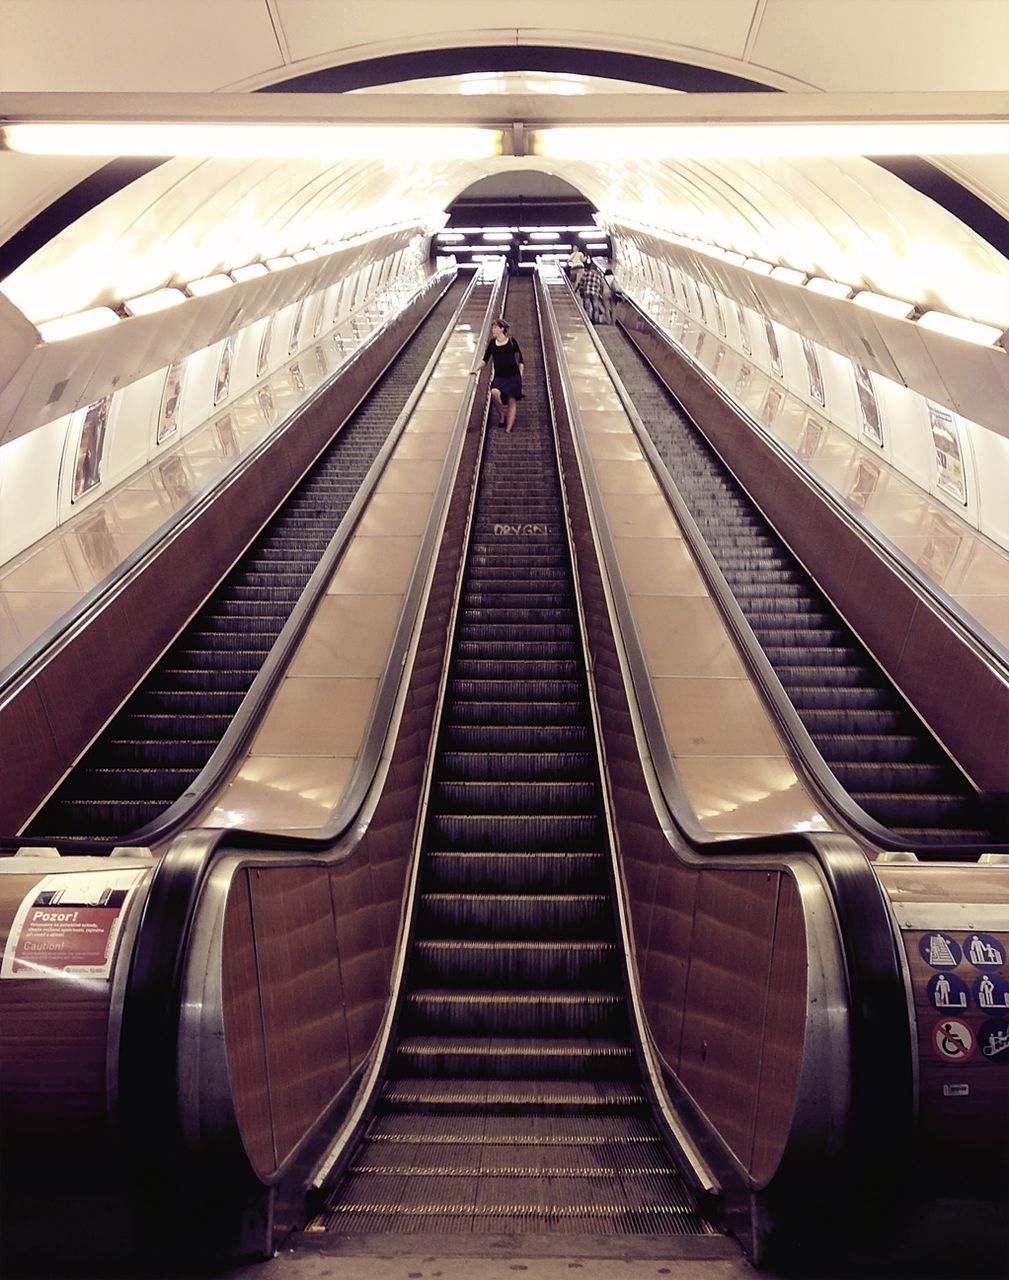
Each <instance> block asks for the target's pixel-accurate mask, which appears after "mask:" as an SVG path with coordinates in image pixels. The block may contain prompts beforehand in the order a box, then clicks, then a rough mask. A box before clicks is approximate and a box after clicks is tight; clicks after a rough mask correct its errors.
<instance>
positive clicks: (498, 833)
mask: <svg viewBox="0 0 1009 1280" xmlns="http://www.w3.org/2000/svg"><path fill="white" fill-rule="evenodd" d="M519 287H521V286H519ZM514 288H515V286H513V289H514ZM523 294H524V295H525V296H521V297H519V298H516V296H515V294H514V293H513V295H512V297H511V298H510V299H509V307H508V313H509V316H510V317H511V319H512V321H513V323H514V325H515V328H516V331H517V333H518V335H519V339H520V341H521V342H522V346H523V350H524V352H525V354H526V357H527V363H526V387H525V390H526V398H525V400H524V401H523V402H522V405H521V409H520V416H519V423H518V426H517V428H516V430H515V432H514V434H512V435H510V436H509V435H506V434H505V433H504V432H502V431H490V433H489V438H488V441H487V450H486V458H485V462H484V467H483V472H482V475H481V479H480V484H479V490H478V496H477V507H476V511H475V519H474V533H473V539H472V543H471V546H470V548H469V553H468V559H467V565H466V576H465V580H464V585H463V593H462V601H461V616H460V620H459V627H458V630H457V633H456V636H455V641H454V650H453V659H452V666H451V668H450V672H449V687H448V691H447V699H446V705H445V710H444V714H443V721H442V725H441V728H440V738H439V753H438V759H437V763H436V770H435V777H434V782H433V787H432V794H431V809H430V814H429V819H428V828H427V840H426V845H427V847H426V849H425V853H424V862H423V868H422V874H421V884H420V892H419V899H418V903H417V912H416V918H415V930H414V939H413V944H412V950H411V957H410V964H409V970H408V974H407V981H406V986H407V990H406V994H405V996H404V1001H403V1005H402V1009H401V1014H400V1023H399V1039H398V1042H397V1043H396V1045H395V1046H394V1049H393V1051H392V1054H391V1065H390V1068H389V1076H388V1079H387V1081H386V1083H385V1086H384V1089H383V1091H382V1095H381V1098H380V1100H379V1102H378V1105H377V1109H376V1114H375V1116H374V1118H373V1120H372V1121H371V1124H370V1127H369V1129H368V1131H367V1134H366V1136H365V1138H364V1140H363V1142H362V1144H361V1146H360V1147H359V1149H358V1150H357V1152H356V1153H354V1155H353V1157H352V1158H351V1161H350V1165H349V1167H348V1169H347V1171H346V1173H345V1174H344V1175H343V1177H342V1178H341V1180H340V1181H339V1182H338V1184H337V1185H336V1186H335V1187H334V1188H333V1189H332V1191H331V1193H330V1195H329V1197H328V1200H327V1204H326V1208H325V1210H324V1212H323V1213H321V1214H320V1215H319V1218H318V1219H317V1221H316V1222H315V1223H314V1224H313V1226H314V1227H315V1229H323V1228H324V1229H326V1230H330V1231H334V1232H341V1233H343V1232H353V1233H368V1232H373V1231H381V1232H404V1233H415V1232H432V1231H433V1232H493V1233H502V1232H507V1233H511V1234H521V1233H534V1232H544V1231H551V1232H553V1231H556V1232H568V1233H573V1234H584V1233H600V1232H602V1233H659V1234H677V1235H682V1234H710V1233H711V1228H710V1227H709V1226H708V1224H707V1223H705V1222H704V1220H703V1219H702V1218H701V1217H700V1216H699V1214H698V1213H697V1212H696V1208H695V1206H694V1205H693V1204H692V1203H691V1201H690V1197H689V1195H688V1193H687V1191H686V1189H685V1188H684V1187H683V1185H682V1184H681V1183H680V1181H679V1179H678V1177H677V1176H676V1173H675V1171H674V1169H673V1166H672V1162H671V1159H670V1156H669V1153H668V1151H667V1149H666V1148H665V1146H664V1144H663V1143H662V1141H661V1140H660V1138H659V1135H658V1133H657V1131H656V1129H655V1128H654V1127H653V1125H652V1123H651V1120H650V1117H649V1107H648V1103H647V1101H646V1097H645V1094H644V1093H643V1090H642V1087H641V1081H640V1075H639V1064H638V1060H637V1056H636V1053H635V1051H634V1049H633V1047H632V1042H631V1037H630V1027H629V1024H628V1019H627V1012H626V1005H625V1000H624V987H623V976H622V963H621V956H620V953H619V950H618V946H617V941H616V931H615V928H614V916H613V905H612V897H611V886H610V880H609V872H608V864H607V860H606V857H605V856H604V846H603V844H602V840H603V838H604V833H603V828H602V824H601V822H600V800H599V790H598V787H599V782H598V776H597V773H596V766H595V755H594V750H593V744H592V735H591V729H590V720H589V713H588V704H587V692H586V686H585V674H584V668H583V664H582V658H581V650H580V645H579V641H578V626H577V614H576V611H575V608H574V599H573V591H572V581H571V576H570V567H569V562H568V556H567V550H566V543H565V540H564V537H563V512H562V508H561V503H560V495H559V490H558V480H557V471H556V462H555V460H554V455H553V446H552V440H551V436H550V431H549V424H548V421H547V402H546V394H545V384H544V381H543V377H542V373H541V370H540V369H539V367H538V354H537V352H536V350H535V343H534V340H533V312H532V307H531V298H530V297H529V296H528V294H525V289H523Z"/></svg>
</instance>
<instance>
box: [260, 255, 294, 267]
mask: <svg viewBox="0 0 1009 1280" xmlns="http://www.w3.org/2000/svg"><path fill="white" fill-rule="evenodd" d="M295 265H296V264H295V261H294V259H293V258H292V257H291V255H290V254H289V253H285V254H281V256H280V257H279V258H267V259H266V266H267V269H268V270H269V271H286V270H287V268H288V267H293V266H295Z"/></svg>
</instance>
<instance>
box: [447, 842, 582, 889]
mask: <svg viewBox="0 0 1009 1280" xmlns="http://www.w3.org/2000/svg"><path fill="white" fill-rule="evenodd" d="M606 872H607V864H606V861H605V859H604V857H603V855H602V854H601V853H594V852H573V851H571V852H563V853H558V852H521V853H499V852H487V853H484V852H477V851H474V850H459V851H456V852H441V851H435V850H432V851H431V852H430V853H429V854H428V873H427V881H426V883H427V885H428V887H429V888H431V889H432V890H439V889H441V890H449V889H468V890H472V891H474V892H479V891H481V890H488V889H499V890H504V889H509V888H512V887H514V886H521V888H522V890H523V892H525V893H533V892H540V893H549V892H551V891H552V890H564V889H575V888H579V889H583V890H586V891H589V890H591V889H593V888H594V887H596V886H602V885H604V884H606Z"/></svg>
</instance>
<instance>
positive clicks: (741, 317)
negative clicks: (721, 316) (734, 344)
mask: <svg viewBox="0 0 1009 1280" xmlns="http://www.w3.org/2000/svg"><path fill="white" fill-rule="evenodd" d="M736 323H737V324H738V325H739V345H740V346H741V347H742V348H743V354H744V355H747V356H752V355H753V350H752V348H751V347H750V330H749V329H748V328H747V325H746V312H745V311H744V310H743V304H742V303H741V302H737V303H736Z"/></svg>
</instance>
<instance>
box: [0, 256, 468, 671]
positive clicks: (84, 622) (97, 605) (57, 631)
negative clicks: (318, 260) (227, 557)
mask: <svg viewBox="0 0 1009 1280" xmlns="http://www.w3.org/2000/svg"><path fill="white" fill-rule="evenodd" d="M450 274H451V271H450V269H445V270H442V271H439V272H434V273H432V274H431V275H430V276H428V277H427V278H426V279H425V280H424V283H423V284H422V285H421V286H420V287H419V288H418V289H417V290H416V292H415V293H414V294H413V295H412V297H411V298H410V299H408V301H407V302H406V303H405V304H404V306H409V305H410V304H411V303H412V302H414V301H416V299H417V298H418V297H419V296H420V295H421V294H422V293H423V292H424V291H425V290H427V291H432V292H435V291H438V290H439V289H440V288H441V285H442V283H445V285H446V287H447V285H448V284H449V283H450V281H449V279H448V277H449V275H450ZM370 301H372V300H371V299H365V301H364V302H362V303H361V304H360V306H358V307H355V308H354V310H353V311H351V312H350V313H349V314H348V315H347V316H344V317H343V318H342V319H341V320H340V324H341V325H343V324H346V323H347V321H348V320H351V319H353V318H354V316H356V315H357V314H358V312H359V311H361V310H363V309H364V308H365V307H366V306H368V305H369V302H370ZM401 310H402V308H401ZM398 314H399V313H398V312H397V313H396V315H398ZM396 315H393V316H391V317H390V319H391V320H395V319H396ZM335 327H336V328H338V327H339V325H338V326H335ZM387 327H388V326H387V325H383V326H382V327H381V328H380V329H378V330H376V331H375V332H373V333H370V334H369V335H368V337H367V338H366V339H365V340H364V342H362V343H361V345H360V346H359V347H356V348H355V349H354V350H353V351H352V352H351V353H350V354H349V355H348V356H347V358H346V359H345V360H344V361H343V363H342V364H340V365H339V366H338V367H337V368H336V369H334V370H333V372H332V373H331V374H330V375H329V376H328V377H326V378H324V379H323V380H322V381H321V382H320V383H319V384H318V385H317V386H315V387H313V388H312V390H311V392H310V393H309V394H308V395H307V396H306V397H305V399H304V400H302V401H301V402H300V403H299V404H297V405H296V406H294V408H292V409H291V410H290V411H289V412H288V413H286V414H284V416H283V417H281V418H279V419H278V420H277V421H276V422H275V423H274V425H273V426H272V428H271V429H270V430H269V432H268V433H267V434H266V435H265V436H263V438H262V439H261V440H259V441H257V443H256V444H255V445H253V447H252V448H251V449H249V450H248V451H247V452H243V453H241V454H239V456H238V457H237V458H236V459H235V461H234V463H233V464H232V466H230V467H229V468H228V469H227V471H226V472H225V473H224V474H223V475H221V476H219V477H218V478H217V479H216V480H215V481H214V482H213V483H212V484H211V485H210V486H209V487H208V488H206V489H202V490H200V491H199V492H198V493H196V494H195V495H194V496H193V497H192V498H190V499H189V501H188V502H186V503H185V504H184V505H183V506H182V507H180V508H179V509H178V510H177V511H176V512H174V513H173V514H172V515H171V516H169V518H168V519H167V520H166V521H165V523H164V524H162V525H160V526H159V527H158V528H157V529H156V530H155V531H154V532H153V533H152V534H150V535H149V536H148V537H146V538H145V539H144V540H143V541H142V542H141V543H140V544H139V545H138V546H136V547H134V548H133V550H132V551H130V552H129V553H128V554H127V555H126V556H124V557H123V559H122V560H121V561H120V562H119V564H118V565H117V566H116V568H115V570H114V571H113V572H112V573H111V574H110V575H108V576H107V577H106V578H103V579H102V581H101V582H99V583H97V584H96V585H95V586H93V587H91V588H90V589H89V590H88V591H86V592H85V593H84V594H83V595H82V596H81V598H80V600H79V601H78V602H77V603H76V605H74V606H73V607H72V609H71V610H70V611H69V612H68V613H65V614H63V616H62V617H60V618H58V619H57V620H56V621H55V622H54V623H52V625H51V626H49V627H47V628H46V630H45V631H44V632H43V633H42V634H41V635H40V636H38V637H37V639H35V640H33V641H32V642H31V644H30V645H29V646H28V647H27V648H25V649H23V650H22V651H21V653H19V654H18V656H17V657H16V658H14V659H13V661H12V662H10V663H9V664H8V665H7V666H5V667H3V668H2V669H0V695H2V696H4V697H9V696H11V695H13V694H15V693H16V692H17V691H18V690H19V689H20V688H21V686H22V685H23V684H26V683H27V682H28V681H30V680H32V679H34V677H35V675H36V674H37V671H38V669H39V667H40V666H41V665H42V664H43V663H44V662H46V661H47V660H48V659H49V657H50V656H51V655H52V654H53V653H54V652H56V651H58V649H59V648H61V647H62V646H64V645H65V644H67V643H72V642H73V640H74V638H75V637H76V636H77V635H78V634H79V633H80V632H81V631H83V630H85V629H86V628H87V626H88V625H89V623H90V621H91V619H92V618H93V617H94V616H95V615H96V614H97V613H99V612H100V611H101V610H102V609H104V608H107V607H108V603H109V601H110V600H113V599H115V597H116V596H117V595H118V594H119V593H120V592H121V591H122V590H123V588H124V587H126V586H128V585H129V583H130V582H132V581H133V579H134V578H136V577H137V576H138V575H139V574H141V573H143V572H144V571H145V570H146V568H147V566H148V564H149V563H150V562H151V560H152V559H153V558H154V557H155V556H156V555H157V554H158V552H159V551H160V549H161V548H163V547H164V546H165V545H166V544H167V543H169V542H171V541H172V540H173V539H174V538H177V537H178V536H179V534H180V533H183V532H184V531H185V530H186V529H188V528H189V527H190V526H191V525H192V524H194V523H195V522H196V521H198V520H199V519H200V517H201V516H202V515H203V514H204V513H205V512H206V510H207V508H208V507H209V506H211V505H212V504H213V503H214V502H215V501H216V499H217V497H218V496H219V494H220V492H221V489H222V488H223V487H225V486H226V485H230V484H232V483H234V481H235V480H236V479H237V478H238V477H240V476H241V475H243V474H244V473H245V472H246V471H247V470H248V469H249V468H250V467H252V466H254V465H255V464H256V463H258V462H259V461H260V460H261V459H262V457H263V455H264V454H266V453H268V452H269V451H270V450H271V449H273V448H274V447H275V446H276V445H277V442H278V441H279V440H280V438H281V437H282V436H283V435H284V434H285V433H286V432H287V431H289V430H290V429H291V427H292V426H293V424H294V423H296V422H297V421H298V419H299V418H300V417H302V416H303V415H304V414H305V412H306V411H307V410H309V409H310V408H311V407H312V406H313V405H314V404H315V403H316V402H317V401H318V400H319V399H320V398H321V397H322V396H324V395H325V394H326V393H327V392H329V391H330V390H331V389H332V386H333V383H334V381H335V380H336V379H337V378H341V377H344V376H345V375H346V374H347V373H348V371H350V370H351V369H352V368H353V367H354V365H356V364H357V363H359V362H360V361H361V360H362V359H363V358H364V356H365V354H366V353H367V352H368V351H369V350H370V348H371V347H372V346H373V345H374V344H375V343H376V342H379V341H381V339H382V335H383V334H384V333H385V331H386V328H387ZM329 336H330V335H329V334H327V335H325V337H320V338H319V339H317V340H313V343H312V346H316V345H318V343H320V342H323V341H325V340H326V338H328V337H329ZM311 349H312V347H311V346H310V347H307V348H305V351H310V350H311ZM305 351H302V352H299V353H298V354H297V355H296V356H294V357H293V358H292V359H291V360H289V361H288V362H287V364H285V365H282V366H280V368H279V369H277V370H275V371H274V372H273V373H272V374H271V375H269V376H270V377H275V376H276V374H277V373H279V372H282V371H283V370H284V369H285V368H287V367H288V365H290V364H292V363H296V362H297V361H298V360H299V359H303V358H304V355H305ZM266 380H267V379H266V378H263V379H259V381H266ZM255 385H257V384H253V386H255ZM251 389H252V388H248V389H246V391H244V392H243V393H242V394H243V395H247V394H248V393H249V391H250V390H251ZM225 408H226V405H225V404H222V405H219V406H218V411H219V412H220V411H222V410H224V409H225ZM130 479H135V476H131V477H130ZM270 518H272V517H267V519H270ZM243 554H244V553H243Z"/></svg>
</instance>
